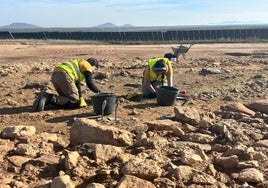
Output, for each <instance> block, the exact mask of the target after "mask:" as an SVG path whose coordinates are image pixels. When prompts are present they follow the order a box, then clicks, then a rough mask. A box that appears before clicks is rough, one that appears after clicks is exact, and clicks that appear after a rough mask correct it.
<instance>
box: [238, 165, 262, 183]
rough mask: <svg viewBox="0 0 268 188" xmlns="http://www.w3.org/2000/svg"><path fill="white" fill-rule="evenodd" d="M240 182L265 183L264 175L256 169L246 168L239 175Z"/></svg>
mask: <svg viewBox="0 0 268 188" xmlns="http://www.w3.org/2000/svg"><path fill="white" fill-rule="evenodd" d="M238 179H239V180H241V181H245V182H254V183H260V182H263V174H262V173H261V172H260V171H259V170H257V169H255V168H246V169H243V170H242V171H241V172H240V173H239V177H238Z"/></svg>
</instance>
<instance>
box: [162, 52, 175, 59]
mask: <svg viewBox="0 0 268 188" xmlns="http://www.w3.org/2000/svg"><path fill="white" fill-rule="evenodd" d="M164 58H168V59H169V60H171V58H176V56H175V55H173V54H172V53H166V54H165V55H164Z"/></svg>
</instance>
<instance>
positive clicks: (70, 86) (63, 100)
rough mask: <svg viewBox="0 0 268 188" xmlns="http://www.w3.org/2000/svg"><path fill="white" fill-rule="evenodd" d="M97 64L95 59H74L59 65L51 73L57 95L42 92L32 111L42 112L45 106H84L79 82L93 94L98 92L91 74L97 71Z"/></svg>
mask: <svg viewBox="0 0 268 188" xmlns="http://www.w3.org/2000/svg"><path fill="white" fill-rule="evenodd" d="M98 67H99V63H98V61H97V60H96V59H95V58H89V59H87V60H85V59H74V60H72V61H68V62H64V63H60V64H58V65H57V66H56V68H55V69H54V71H53V73H52V77H51V82H52V84H53V85H54V88H55V90H56V91H57V93H58V95H53V94H49V93H46V92H44V91H42V92H41V93H40V94H39V95H38V97H37V98H36V100H35V101H34V104H33V110H34V111H42V110H44V109H45V106H46V105H54V106H59V107H61V108H66V109H71V108H78V107H84V106H86V105H87V104H86V102H85V100H84V98H83V97H82V92H81V83H80V82H81V81H83V80H85V81H86V85H87V87H88V88H89V89H90V90H91V91H93V92H94V93H98V92H100V90H99V89H98V88H97V87H96V86H95V84H94V83H93V81H92V74H93V73H95V72H96V71H97V70H98Z"/></svg>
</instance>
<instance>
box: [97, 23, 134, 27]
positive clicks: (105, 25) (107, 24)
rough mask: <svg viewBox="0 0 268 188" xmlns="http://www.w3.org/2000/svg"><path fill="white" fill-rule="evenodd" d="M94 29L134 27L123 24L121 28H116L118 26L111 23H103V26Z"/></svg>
mask: <svg viewBox="0 0 268 188" xmlns="http://www.w3.org/2000/svg"><path fill="white" fill-rule="evenodd" d="M95 27H134V26H132V25H130V24H124V25H122V26H118V25H115V24H113V23H104V24H101V25H97V26H95Z"/></svg>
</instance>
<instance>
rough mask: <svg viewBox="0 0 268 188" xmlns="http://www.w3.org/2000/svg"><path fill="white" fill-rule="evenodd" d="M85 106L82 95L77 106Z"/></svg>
mask: <svg viewBox="0 0 268 188" xmlns="http://www.w3.org/2000/svg"><path fill="white" fill-rule="evenodd" d="M86 106H87V103H86V101H85V99H84V98H83V97H80V104H79V107H80V108H82V107H86Z"/></svg>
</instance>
